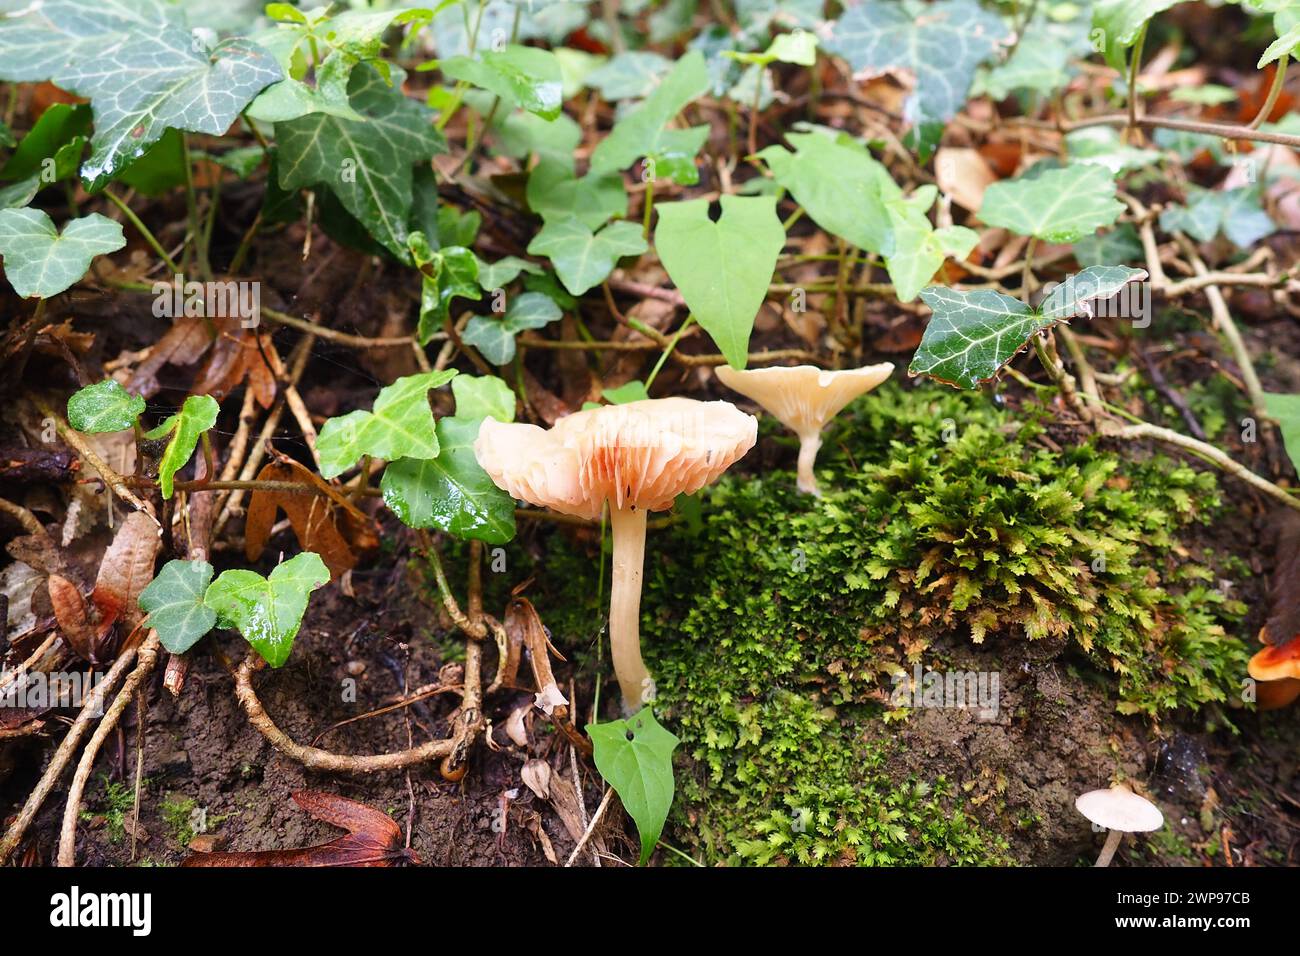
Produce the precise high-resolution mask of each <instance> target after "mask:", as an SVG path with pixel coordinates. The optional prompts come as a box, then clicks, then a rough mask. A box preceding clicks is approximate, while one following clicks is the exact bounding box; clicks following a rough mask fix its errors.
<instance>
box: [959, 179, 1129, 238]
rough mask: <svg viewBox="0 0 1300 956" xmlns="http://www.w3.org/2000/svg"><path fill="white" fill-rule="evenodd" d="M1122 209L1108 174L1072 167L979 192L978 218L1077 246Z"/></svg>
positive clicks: (1116, 215)
mask: <svg viewBox="0 0 1300 956" xmlns="http://www.w3.org/2000/svg"><path fill="white" fill-rule="evenodd" d="M1123 210H1124V205H1123V203H1121V202H1119V200H1117V199H1116V198H1115V178H1114V176H1113V175H1112V174H1111V173H1110V171H1109V170H1107V169H1105V168H1104V167H1102V166H1089V165H1071V166H1066V167H1064V168H1063V169H1049V170H1047V171H1046V172H1042V173H1039V174H1038V175H1028V176H1020V177H1019V178H1017V179H1004V180H1002V181H1001V182H997V183H994V184H993V185H991V186H989V188H988V189H986V190H985V191H984V204H983V205H982V206H980V209H979V218H980V219H981V220H982V221H983V222H984V223H985V224H987V225H990V226H1001V227H1003V228H1004V229H1010V230H1011V231H1012V232H1015V233H1019V234H1020V235H1022V236H1034V237H1036V238H1038V239H1042V240H1044V241H1046V242H1078V241H1079V240H1080V239H1082V238H1083V237H1084V236H1089V235H1092V234H1093V233H1094V232H1096V231H1097V230H1098V229H1100V228H1102V227H1103V226H1109V225H1111V224H1112V223H1113V222H1114V221H1115V219H1116V218H1117V217H1118V216H1119V214H1120V213H1121V212H1122V211H1123Z"/></svg>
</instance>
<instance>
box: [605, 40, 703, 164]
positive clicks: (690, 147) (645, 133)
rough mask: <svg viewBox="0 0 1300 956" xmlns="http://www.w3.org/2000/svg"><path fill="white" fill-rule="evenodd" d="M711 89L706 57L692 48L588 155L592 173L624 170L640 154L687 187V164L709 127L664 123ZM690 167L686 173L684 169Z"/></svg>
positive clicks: (701, 142)
mask: <svg viewBox="0 0 1300 956" xmlns="http://www.w3.org/2000/svg"><path fill="white" fill-rule="evenodd" d="M708 88H709V73H708V69H707V68H706V67H705V65H704V54H702V53H700V52H699V51H698V50H692V51H691V52H689V53H687V54H686V55H685V56H684V57H682V58H681V59H680V60H678V61H677V64H676V65H675V66H674V67H673V69H672V72H671V73H669V74H668V75H667V76H666V77H664V80H663V82H662V83H660V84H659V86H657V87H655V89H654V91H653V92H651V94H650V95H649V96H647V97H646V98H645V100H644V102H642V103H641V105H640V106H638V107H637V108H636V109H634V110H632V111H631V112H630V113H628V114H627V115H626V116H624V117H623V118H622V119H621V120H619V121H618V122H617V123H615V124H614V128H613V129H612V130H610V133H609V135H608V136H606V137H605V138H604V139H603V140H601V142H600V143H599V144H598V145H597V146H596V148H595V150H593V151H592V154H591V169H592V170H594V171H595V172H598V173H612V172H616V171H618V170H623V169H626V168H627V167H629V166H631V165H632V164H633V163H635V162H636V161H637V160H638V159H640V158H641V157H643V156H646V157H649V158H650V159H652V160H653V161H654V174H655V176H656V177H658V176H663V177H665V178H669V179H672V180H674V181H675V182H679V183H682V184H683V185H691V184H692V183H694V182H695V181H696V178H697V177H696V174H695V166H694V163H693V162H690V161H689V160H690V159H691V158H692V157H694V156H695V154H696V153H697V152H698V151H699V148H700V147H701V146H702V145H704V140H705V139H706V138H708V132H709V131H708V127H706V126H697V127H694V128H692V129H689V130H669V129H666V127H667V125H668V122H669V121H670V120H671V119H672V118H673V117H675V116H676V115H677V114H678V113H680V112H681V110H682V107H684V106H685V105H686V104H687V103H689V102H691V101H692V100H693V99H695V98H696V97H699V96H703V95H704V93H705V92H706V91H707V90H708ZM687 167H689V169H688V168H687Z"/></svg>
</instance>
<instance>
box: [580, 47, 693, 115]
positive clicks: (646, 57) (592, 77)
mask: <svg viewBox="0 0 1300 956" xmlns="http://www.w3.org/2000/svg"><path fill="white" fill-rule="evenodd" d="M672 67H673V61H672V60H670V59H668V58H667V57H665V56H660V55H659V54H658V53H652V52H650V51H649V50H630V51H628V52H626V53H620V54H618V55H617V56H615V57H612V58H611V59H610V60H609V62H608V63H605V64H603V65H602V66H599V67H597V68H596V69H594V70H592V71H591V72H590V73H588V74H587V78H586V83H587V85H588V86H589V87H591V88H592V89H593V90H596V91H598V92H599V93H600V95H601V98H602V99H604V100H606V101H608V102H610V103H616V102H618V101H619V100H633V99H640V98H641V97H643V96H649V95H650V93H651V92H653V91H654V89H655V87H656V86H658V85H659V80H660V78H661V77H662V76H663V75H664V74H666V73H667V72H668V71H669V70H671V69H672Z"/></svg>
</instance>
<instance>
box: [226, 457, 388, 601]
mask: <svg viewBox="0 0 1300 956" xmlns="http://www.w3.org/2000/svg"><path fill="white" fill-rule="evenodd" d="M257 478H258V480H259V481H290V482H294V483H296V484H305V485H308V486H309V487H314V488H317V489H320V491H321V492H323V494H311V493H308V494H295V493H293V492H287V491H255V492H253V495H252V497H251V498H250V499H249V503H248V513H247V517H246V519H245V524H244V555H245V556H246V557H247V558H248V560H250V561H256V560H258V559H259V558H261V556H262V552H263V550H265V548H266V540H267V538H268V537H269V536H270V534H271V528H272V527H273V526H274V525H275V519H276V515H278V514H279V512H281V511H283V512H284V513H285V516H286V517H288V519H289V524H290V525H291V526H292V527H293V533H294V536H295V537H296V538H297V539H298V543H299V544H300V545H301V546H302V548H303V550H304V551H315V552H316V553H317V554H319V555H320V556H321V560H322V561H324V562H325V565H326V567H328V568H329V569H330V577H331V579H333V580H337V579H338V578H339V577H340V576H342V575H343V574H344V573H345V572H347V571H350V570H351V569H352V568H354V567H356V563H357V552H365V551H370V550H373V549H374V548H376V547H378V545H379V539H378V537H377V535H376V534H375V531H374V523H373V522H372V521H371V519H370V518H368V517H367V516H366V515H365V514H364V513H363V512H362V511H361V510H360V509H358V508H357V506H356V505H354V504H352V502H350V501H348V499H347V498H345V497H344V496H343V495H342V494H341V493H340V492H339V491H338V489H336V488H334V487H333V486H332V485H330V484H329V483H328V482H326V481H325V480H323V479H322V478H321V477H320V476H319V475H317V474H315V473H314V472H312V471H309V470H308V469H307V468H304V467H303V466H302V465H300V464H298V462H296V461H293V460H291V459H288V458H282V459H278V460H276V461H272V462H268V463H267V464H266V465H265V466H264V467H263V468H262V470H261V471H260V472H259V473H258V475H257Z"/></svg>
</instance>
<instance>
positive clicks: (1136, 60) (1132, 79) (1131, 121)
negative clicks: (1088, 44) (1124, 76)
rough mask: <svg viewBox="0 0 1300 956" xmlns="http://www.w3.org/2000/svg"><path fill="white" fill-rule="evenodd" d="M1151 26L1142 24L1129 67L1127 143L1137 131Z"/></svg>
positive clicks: (1147, 23) (1149, 22)
mask: <svg viewBox="0 0 1300 956" xmlns="http://www.w3.org/2000/svg"><path fill="white" fill-rule="evenodd" d="M1150 25H1151V21H1150V20H1148V21H1147V22H1146V23H1144V24H1142V29H1141V30H1140V31H1138V36H1137V42H1136V43H1134V44H1133V52H1132V54H1131V59H1130V60H1129V65H1128V126H1127V127H1126V128H1125V130H1124V132H1125V137H1124V139H1125V142H1127V141H1128V138H1129V136H1131V135H1132V131H1133V130H1135V129H1137V107H1138V89H1137V81H1138V73H1139V71H1140V70H1141V69H1142V47H1144V46H1145V45H1146V41H1147V27H1149V26H1150Z"/></svg>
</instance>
